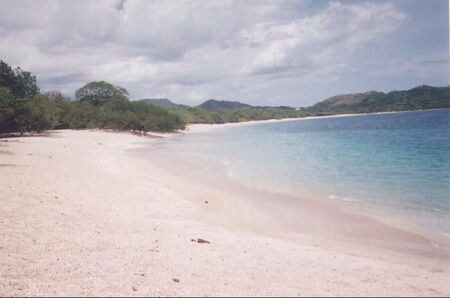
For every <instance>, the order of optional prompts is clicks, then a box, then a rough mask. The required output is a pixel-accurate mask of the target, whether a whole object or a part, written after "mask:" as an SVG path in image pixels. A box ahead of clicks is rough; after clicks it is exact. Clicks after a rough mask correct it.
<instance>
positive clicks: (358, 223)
mask: <svg viewBox="0 0 450 298" xmlns="http://www.w3.org/2000/svg"><path fill="white" fill-rule="evenodd" d="M161 142H164V140H161ZM181 142H183V141H182V140H181ZM160 145H161V143H160ZM160 145H156V147H155V144H150V146H148V147H142V148H139V149H136V150H133V152H132V154H133V155H136V156H138V157H139V158H143V159H146V160H148V161H150V159H151V163H152V165H153V166H156V167H157V168H158V169H159V170H160V172H161V173H165V174H166V175H168V177H170V178H167V177H166V178H165V180H169V181H170V180H174V181H180V180H183V181H185V182H184V185H185V186H186V185H187V186H188V187H187V188H188V190H187V191H186V189H185V188H183V183H182V184H181V186H182V187H181V188H179V191H180V192H185V191H186V192H192V191H194V193H196V195H195V197H197V199H194V200H193V202H195V203H196V204H197V205H199V206H201V207H204V206H205V202H208V203H207V204H208V205H207V206H208V208H209V209H212V210H213V212H211V213H210V214H209V216H208V217H204V216H203V217H202V218H200V220H204V221H206V222H209V223H213V224H217V225H220V226H224V227H227V228H235V229H247V230H249V231H251V232H255V233H258V234H261V235H266V236H270V237H277V238H280V239H284V240H286V241H293V242H294V243H295V242H298V243H308V244H319V243H321V244H322V245H324V246H329V245H331V246H333V247H334V248H336V249H343V250H344V251H345V250H347V251H348V250H350V251H353V252H354V253H356V252H357V253H359V254H361V255H366V256H375V255H378V254H379V253H385V254H386V253H387V254H390V255H392V256H399V257H401V258H403V257H407V256H416V257H419V258H424V259H428V260H431V261H433V262H434V261H445V262H450V241H448V239H446V238H445V237H442V236H440V235H439V234H437V233H435V232H433V231H430V230H427V229H419V225H417V224H414V223H411V222H408V221H407V219H405V218H392V217H391V215H393V214H394V213H392V212H385V211H386V210H382V209H378V210H377V211H376V212H374V210H370V209H368V208H367V206H365V205H359V206H355V205H354V204H352V203H351V202H345V201H336V200H329V199H324V198H323V197H320V196H319V195H317V194H313V193H309V194H305V195H302V196H299V195H296V194H294V193H289V192H274V191H270V190H267V189H263V188H257V186H256V185H255V184H251V183H250V184H248V183H245V181H244V182H241V181H237V180H235V179H233V178H232V177H229V176H228V175H227V170H226V167H225V166H223V165H222V164H220V163H217V162H213V161H211V160H207V159H202V158H196V157H193V156H180V155H174V154H173V153H168V152H167V151H165V152H163V151H164V149H163V148H164V146H163V147H162V148H161V147H159V146H160ZM155 157H157V158H156V159H155ZM180 173H182V175H181V174H180ZM193 185H196V187H194V190H193V189H192V186H193ZM177 186H178V187H179V186H180V184H177ZM213 204H214V205H217V207H215V208H211V206H212V205H213ZM210 211H211V210H210Z"/></svg>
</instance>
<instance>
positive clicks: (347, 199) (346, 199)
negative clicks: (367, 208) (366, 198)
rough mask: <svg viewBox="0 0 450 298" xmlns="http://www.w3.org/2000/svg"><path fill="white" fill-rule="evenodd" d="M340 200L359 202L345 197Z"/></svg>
mask: <svg viewBox="0 0 450 298" xmlns="http://www.w3.org/2000/svg"><path fill="white" fill-rule="evenodd" d="M342 200H343V201H346V202H359V200H357V199H352V198H347V197H344V198H342Z"/></svg>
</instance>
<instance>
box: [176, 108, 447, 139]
mask: <svg viewBox="0 0 450 298" xmlns="http://www.w3.org/2000/svg"><path fill="white" fill-rule="evenodd" d="M435 110H445V109H428V110H414V111H395V112H376V113H358V114H338V115H329V116H307V117H300V118H282V119H268V120H250V121H243V122H228V123H222V124H203V123H195V124H188V125H187V127H186V130H184V131H180V132H184V133H202V132H207V131H212V130H215V129H218V128H219V129H220V128H228V127H235V126H243V125H254V124H264V123H273V122H290V121H301V120H314V119H328V118H342V117H358V116H367V115H386V114H396V113H414V112H421V111H435Z"/></svg>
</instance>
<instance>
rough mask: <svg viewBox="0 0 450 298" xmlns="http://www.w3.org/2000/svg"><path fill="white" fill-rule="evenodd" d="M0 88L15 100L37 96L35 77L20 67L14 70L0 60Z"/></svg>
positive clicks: (37, 89)
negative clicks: (4, 89)
mask: <svg viewBox="0 0 450 298" xmlns="http://www.w3.org/2000/svg"><path fill="white" fill-rule="evenodd" d="M0 87H5V88H7V89H9V90H10V91H11V93H12V94H13V96H14V97H17V98H32V97H33V96H35V95H37V94H39V88H38V86H37V84H36V77H35V76H33V75H31V73H30V72H29V71H24V70H22V69H21V68H20V67H17V68H16V69H15V70H13V69H12V68H11V66H9V65H8V64H7V63H5V62H4V61H1V60H0Z"/></svg>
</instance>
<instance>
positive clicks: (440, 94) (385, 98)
mask: <svg viewBox="0 0 450 298" xmlns="http://www.w3.org/2000/svg"><path fill="white" fill-rule="evenodd" d="M438 108H450V86H447V87H431V86H427V85H422V86H418V87H415V88H412V89H410V90H405V91H391V92H389V93H383V92H376V91H369V92H365V93H356V94H345V95H337V96H333V97H330V98H328V99H326V100H324V101H322V102H319V103H317V104H315V105H313V106H311V107H308V108H306V109H305V111H307V112H308V113H310V114H314V115H333V114H343V113H374V112H393V111H410V110H426V109H438Z"/></svg>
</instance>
